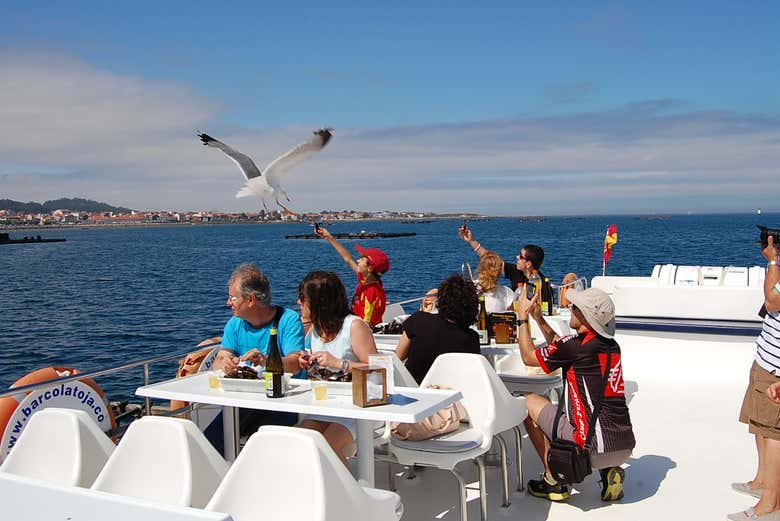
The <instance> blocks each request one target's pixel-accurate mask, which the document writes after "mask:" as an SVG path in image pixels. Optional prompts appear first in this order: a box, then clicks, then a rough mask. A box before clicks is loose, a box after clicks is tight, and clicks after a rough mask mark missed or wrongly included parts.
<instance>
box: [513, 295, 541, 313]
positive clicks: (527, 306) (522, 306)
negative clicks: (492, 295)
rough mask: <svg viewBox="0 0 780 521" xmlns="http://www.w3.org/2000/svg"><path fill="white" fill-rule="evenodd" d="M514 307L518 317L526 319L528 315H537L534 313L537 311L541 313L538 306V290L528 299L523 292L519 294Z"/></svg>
mask: <svg viewBox="0 0 780 521" xmlns="http://www.w3.org/2000/svg"><path fill="white" fill-rule="evenodd" d="M514 307H515V313H517V318H518V319H520V320H526V319H527V318H528V315H532V316H533V317H534V318H536V316H537V315H536V314H535V313H537V312H538V313H539V315H541V313H542V311H541V308H540V307H539V292H538V291H537V292H536V293H534V296H533V297H531V298H530V299H529V298H528V296H527V295H526V294H525V292H523V293H522V295H520V298H519V299H517V300H515V303H514Z"/></svg>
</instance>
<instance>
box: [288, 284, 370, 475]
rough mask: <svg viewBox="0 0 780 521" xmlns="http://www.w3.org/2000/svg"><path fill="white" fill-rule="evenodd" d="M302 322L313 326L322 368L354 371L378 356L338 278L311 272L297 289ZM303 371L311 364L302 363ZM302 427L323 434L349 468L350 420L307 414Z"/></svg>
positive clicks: (353, 431) (313, 354)
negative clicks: (373, 356)
mask: <svg viewBox="0 0 780 521" xmlns="http://www.w3.org/2000/svg"><path fill="white" fill-rule="evenodd" d="M298 304H299V305H300V306H301V320H303V321H304V322H311V325H312V331H311V335H312V337H311V357H310V361H315V360H316V361H317V363H318V364H319V365H320V367H325V368H327V369H330V370H333V371H351V370H352V368H353V367H360V366H365V365H367V364H368V355H370V354H374V353H376V343H375V342H374V335H373V334H372V332H371V328H370V327H369V326H368V324H366V323H365V322H363V321H362V320H361V319H360V318H359V317H357V316H355V315H352V314H350V310H349V302H348V301H347V291H346V289H345V288H344V284H343V283H342V282H341V279H340V278H339V276H338V275H336V274H335V273H333V272H329V271H312V272H311V273H309V274H308V275H306V277H304V279H303V281H302V282H301V284H300V285H299V286H298ZM299 362H300V364H301V367H303V368H304V369H305V368H307V365H308V363H309V362H307V361H306V360H305V359H304V358H303V357H301V358H300V359H299ZM299 426H300V427H304V428H307V429H314V430H316V431H319V432H321V433H322V435H323V436H324V437H325V439H326V440H327V441H328V443H329V444H330V446H331V447H332V448H333V450H334V451H335V452H336V454H337V455H338V457H339V458H340V459H341V461H342V462H343V463H344V464H345V465H346V464H347V455H346V454H345V449H346V448H347V447H349V446H350V445H351V444H352V442H353V441H354V440H355V434H356V431H357V423H356V421H355V420H354V419H350V418H333V417H324V416H315V415H309V414H304V415H302V416H301V422H300V424H299Z"/></svg>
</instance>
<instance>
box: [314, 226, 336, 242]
mask: <svg viewBox="0 0 780 521" xmlns="http://www.w3.org/2000/svg"><path fill="white" fill-rule="evenodd" d="M314 233H315V234H317V235H318V236H320V237H322V238H323V239H331V238H333V235H331V233H330V232H329V231H328V229H327V228H325V227H324V226H318V227H317V229H316V230H314Z"/></svg>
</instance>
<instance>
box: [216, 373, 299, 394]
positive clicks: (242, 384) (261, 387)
mask: <svg viewBox="0 0 780 521" xmlns="http://www.w3.org/2000/svg"><path fill="white" fill-rule="evenodd" d="M259 376H260V378H259V379H258V380H244V379H242V378H224V377H222V378H220V379H219V384H220V385H221V386H222V389H223V390H224V391H234V392H246V393H265V373H260V374H259ZM284 380H285V383H286V384H287V389H288V390H290V389H291V388H295V387H299V386H300V385H301V383H298V382H302V381H301V380H298V379H294V378H292V373H284Z"/></svg>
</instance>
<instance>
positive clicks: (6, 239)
mask: <svg viewBox="0 0 780 521" xmlns="http://www.w3.org/2000/svg"><path fill="white" fill-rule="evenodd" d="M41 242H65V239H44V238H43V237H41V236H40V235H36V236H35V237H24V238H22V239H12V238H11V237H10V236H9V235H8V234H7V233H0V244H38V243H41Z"/></svg>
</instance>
